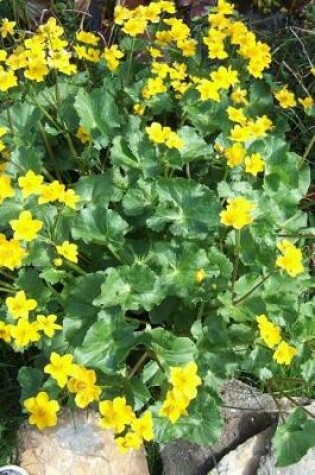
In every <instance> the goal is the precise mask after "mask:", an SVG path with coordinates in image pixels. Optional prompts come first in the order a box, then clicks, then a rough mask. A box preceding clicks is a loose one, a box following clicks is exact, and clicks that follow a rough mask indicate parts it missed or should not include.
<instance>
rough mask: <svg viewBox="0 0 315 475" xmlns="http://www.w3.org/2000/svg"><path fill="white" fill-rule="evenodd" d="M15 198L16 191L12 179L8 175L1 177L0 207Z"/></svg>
mask: <svg viewBox="0 0 315 475" xmlns="http://www.w3.org/2000/svg"><path fill="white" fill-rule="evenodd" d="M12 196H14V190H13V188H12V186H11V178H10V177H9V176H8V175H1V176H0V205H1V204H2V203H3V201H4V200H5V199H7V198H12Z"/></svg>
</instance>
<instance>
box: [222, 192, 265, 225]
mask: <svg viewBox="0 0 315 475" xmlns="http://www.w3.org/2000/svg"><path fill="white" fill-rule="evenodd" d="M227 201H228V205H227V208H226V210H224V211H221V213H220V217H221V223H222V224H224V225H225V226H233V228H235V229H242V228H243V227H244V226H247V225H248V224H251V223H252V222H253V221H254V218H253V216H252V211H253V210H254V209H255V207H256V206H255V204H254V203H252V202H251V201H249V200H247V199H246V198H243V197H242V196H237V197H236V198H229V199H228V200H227Z"/></svg>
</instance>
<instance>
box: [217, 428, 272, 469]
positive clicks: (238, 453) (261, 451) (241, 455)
mask: <svg viewBox="0 0 315 475" xmlns="http://www.w3.org/2000/svg"><path fill="white" fill-rule="evenodd" d="M273 432H274V429H273V428H269V429H266V430H265V431H263V432H261V433H260V434H257V435H255V436H254V437H251V438H250V439H248V440H247V441H246V442H244V443H243V444H241V445H239V446H238V447H237V448H236V449H235V450H232V451H231V452H229V453H228V454H227V455H226V456H225V457H223V459H222V460H221V461H220V462H219V464H218V465H217V466H216V467H215V468H214V469H212V470H211V471H210V472H209V475H257V469H258V466H259V462H260V459H261V457H262V456H263V455H265V454H266V453H267V451H268V447H269V445H270V440H271V437H272V435H273Z"/></svg>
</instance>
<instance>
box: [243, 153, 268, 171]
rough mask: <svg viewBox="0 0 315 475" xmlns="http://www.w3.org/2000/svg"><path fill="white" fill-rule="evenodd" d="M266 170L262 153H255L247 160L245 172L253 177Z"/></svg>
mask: <svg viewBox="0 0 315 475" xmlns="http://www.w3.org/2000/svg"><path fill="white" fill-rule="evenodd" d="M264 169H265V162H264V161H263V159H262V158H261V155H260V153H253V154H252V155H251V156H250V157H246V158H245V170H246V172H247V173H250V174H251V175H254V176H257V174H258V173H260V172H263V171H264Z"/></svg>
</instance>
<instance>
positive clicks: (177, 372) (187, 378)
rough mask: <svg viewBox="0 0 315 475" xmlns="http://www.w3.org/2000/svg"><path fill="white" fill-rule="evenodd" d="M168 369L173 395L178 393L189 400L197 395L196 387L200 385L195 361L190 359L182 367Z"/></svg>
mask: <svg viewBox="0 0 315 475" xmlns="http://www.w3.org/2000/svg"><path fill="white" fill-rule="evenodd" d="M170 370H171V375H170V383H171V384H172V385H173V392H174V395H175V396H176V394H178V393H179V394H181V395H184V396H185V397H186V398H187V399H189V400H191V399H194V398H195V397H196V396H197V387H198V386H200V385H201V379H200V377H199V376H198V375H197V371H198V367H197V365H196V363H195V362H193V361H191V362H189V363H188V364H187V365H186V366H185V367H184V368H170Z"/></svg>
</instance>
